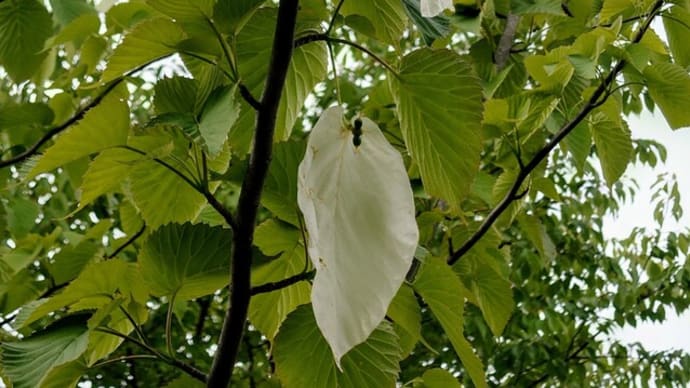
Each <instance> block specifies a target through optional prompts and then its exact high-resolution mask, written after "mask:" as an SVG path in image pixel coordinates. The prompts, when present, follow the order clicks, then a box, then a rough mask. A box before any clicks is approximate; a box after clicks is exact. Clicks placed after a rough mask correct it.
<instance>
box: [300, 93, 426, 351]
mask: <svg viewBox="0 0 690 388" xmlns="http://www.w3.org/2000/svg"><path fill="white" fill-rule="evenodd" d="M343 120H344V118H343V109H342V108H341V107H337V106H335V107H331V108H328V109H327V110H326V111H324V112H323V114H322V115H321V118H320V119H319V121H318V122H317V124H316V126H315V127H314V129H313V130H312V132H311V134H310V136H309V143H308V145H307V153H306V155H305V157H304V160H303V161H302V163H301V164H300V167H299V177H298V193H297V200H298V203H299V207H300V209H301V210H302V213H303V214H304V220H305V225H306V227H307V231H308V232H309V244H308V245H309V256H310V259H311V260H312V263H313V264H314V267H315V268H316V278H315V279H314V286H313V288H312V303H313V305H314V312H315V314H316V321H317V322H318V324H319V328H320V329H321V331H322V332H323V333H324V337H325V338H326V340H327V341H328V343H329V344H330V346H331V348H332V350H333V354H334V356H335V359H336V362H339V361H340V358H341V357H342V356H343V355H344V354H345V353H347V352H348V351H349V350H350V349H351V348H352V347H354V346H355V345H357V344H359V343H361V342H363V341H364V340H365V339H366V338H367V337H368V336H369V334H371V332H372V331H373V330H374V329H375V328H376V327H377V326H378V324H379V323H380V322H381V320H382V319H383V318H384V315H385V313H386V310H387V309H388V305H389V304H390V302H391V300H392V299H393V297H394V296H395V293H396V292H397V291H398V289H399V288H400V285H401V284H402V282H403V280H404V277H405V274H406V273H407V270H408V269H409V267H410V263H411V262H412V257H413V255H414V252H415V249H416V247H417V239H418V235H419V233H418V231H417V224H416V222H415V219H414V202H413V199H412V190H411V188H410V183H409V180H408V178H407V172H406V171H405V166H404V164H403V161H402V158H401V156H400V154H399V153H398V151H396V150H395V149H394V148H393V147H392V146H391V145H390V144H389V143H388V141H387V140H386V138H385V137H384V136H383V133H382V132H381V130H380V129H379V128H378V126H376V124H374V123H373V122H372V121H371V120H369V119H367V118H364V119H362V120H361V130H362V135H361V144H360V145H359V146H355V145H354V138H353V136H352V135H351V134H350V133H349V132H348V130H347V129H346V128H344V127H343ZM363 268H366V271H362V269H363Z"/></svg>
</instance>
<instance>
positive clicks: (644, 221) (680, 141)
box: [604, 107, 690, 352]
mask: <svg viewBox="0 0 690 388" xmlns="http://www.w3.org/2000/svg"><path fill="white" fill-rule="evenodd" d="M688 109H690V107H688ZM628 123H629V124H630V129H631V130H632V133H633V137H634V138H643V139H645V138H647V139H654V140H656V141H658V142H660V143H662V144H664V145H665V146H666V149H667V151H668V159H667V161H666V163H665V164H662V165H657V167H656V168H655V169H651V168H649V167H641V166H638V165H631V166H629V167H628V170H627V171H626V173H625V175H626V176H630V177H635V179H636V180H637V183H638V184H639V185H640V190H639V191H638V194H637V196H636V198H635V200H634V201H633V202H629V203H627V204H625V205H624V206H622V208H621V211H620V213H619V215H618V217H617V218H616V219H613V218H610V219H608V220H607V222H606V223H605V227H604V232H605V234H606V235H607V237H625V236H628V235H629V234H630V231H631V230H632V228H633V227H635V226H646V227H650V228H654V227H656V223H655V222H654V220H653V206H654V205H653V203H652V199H651V195H652V191H651V190H650V189H649V187H651V185H652V184H653V183H654V182H655V181H656V178H657V175H658V174H660V173H663V172H669V173H675V174H676V177H677V179H678V188H679V190H680V193H681V196H682V206H683V209H684V211H685V214H684V215H683V217H682V218H681V219H680V221H679V222H675V220H673V219H667V220H666V221H665V222H664V226H663V230H665V231H674V232H680V231H683V230H686V229H687V228H688V226H690V191H689V190H690V128H685V129H679V130H676V131H673V130H671V129H670V128H669V127H668V125H667V124H666V121H665V120H664V118H663V116H662V115H661V113H660V112H659V111H658V110H657V111H656V112H655V114H651V113H649V112H644V113H643V114H642V115H641V116H640V117H630V118H629V120H628ZM680 259H681V260H684V259H685V258H680ZM666 313H667V321H666V322H665V323H663V324H661V325H659V324H651V323H646V324H642V325H639V326H638V327H637V328H632V327H625V328H624V329H623V330H621V331H620V332H619V337H620V338H621V339H624V340H625V341H627V342H636V341H639V342H641V343H642V344H643V345H644V346H645V347H646V348H647V349H650V350H651V349H654V350H669V349H674V348H675V349H685V350H686V351H688V352H690V335H688V332H689V329H690V314H688V313H686V314H683V315H682V316H680V317H678V316H676V315H675V314H674V313H673V312H672V310H671V309H667V310H666Z"/></svg>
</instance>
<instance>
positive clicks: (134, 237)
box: [105, 224, 146, 260]
mask: <svg viewBox="0 0 690 388" xmlns="http://www.w3.org/2000/svg"><path fill="white" fill-rule="evenodd" d="M145 230H146V224H144V225H142V226H141V228H140V229H139V230H138V231H137V232H136V233H134V234H133V235H132V236H131V237H130V238H129V239H127V241H125V242H124V243H123V244H122V245H120V246H119V247H117V249H115V251H113V253H111V254H109V255H108V256H106V257H105V259H106V260H108V259H112V258H114V257H115V256H117V255H119V254H120V252H122V251H124V250H125V248H127V247H128V246H130V245H132V244H134V242H135V241H137V239H138V238H139V237H141V235H142V234H144V231H145Z"/></svg>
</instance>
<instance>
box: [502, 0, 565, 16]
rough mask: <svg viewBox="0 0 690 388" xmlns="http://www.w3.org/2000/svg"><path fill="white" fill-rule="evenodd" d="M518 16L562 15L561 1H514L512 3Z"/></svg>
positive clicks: (563, 14) (513, 9)
mask: <svg viewBox="0 0 690 388" xmlns="http://www.w3.org/2000/svg"><path fill="white" fill-rule="evenodd" d="M510 6H511V8H512V11H513V13H514V14H516V15H540V14H543V15H562V16H565V13H564V12H563V9H562V8H561V6H562V1H561V0H513V1H511V3H510Z"/></svg>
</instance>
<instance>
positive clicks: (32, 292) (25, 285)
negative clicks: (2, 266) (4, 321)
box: [0, 268, 44, 314]
mask: <svg viewBox="0 0 690 388" xmlns="http://www.w3.org/2000/svg"><path fill="white" fill-rule="evenodd" d="M43 291H44V285H43V284H41V283H39V282H37V281H36V275H35V273H34V272H33V271H32V270H30V269H28V268H27V269H24V270H21V271H19V272H18V273H16V274H14V275H13V276H12V278H11V279H9V280H6V279H3V281H2V282H0V313H2V314H10V313H11V312H13V311H15V310H16V309H18V308H20V307H22V306H23V305H24V304H26V303H29V302H31V301H33V300H36V298H37V297H38V296H39V295H41V293H42V292H43Z"/></svg>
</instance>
